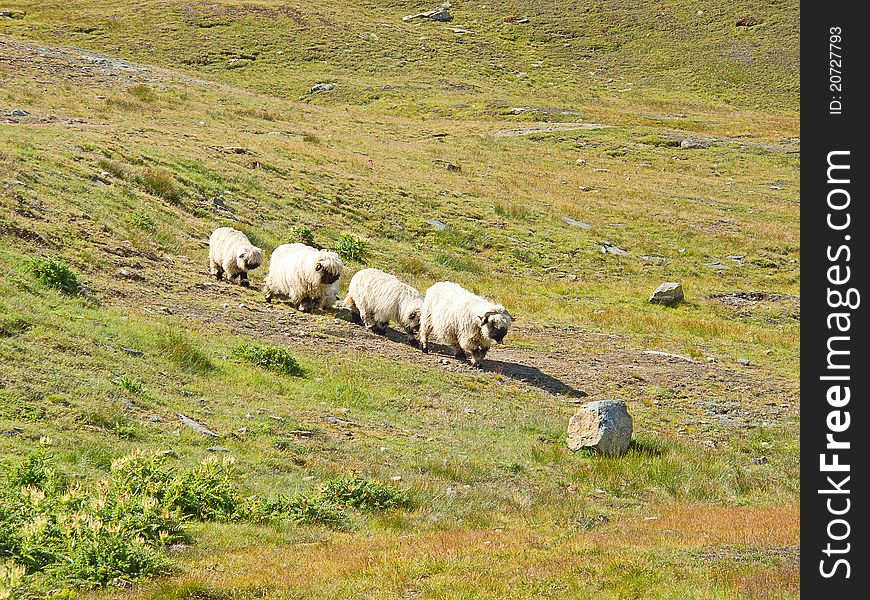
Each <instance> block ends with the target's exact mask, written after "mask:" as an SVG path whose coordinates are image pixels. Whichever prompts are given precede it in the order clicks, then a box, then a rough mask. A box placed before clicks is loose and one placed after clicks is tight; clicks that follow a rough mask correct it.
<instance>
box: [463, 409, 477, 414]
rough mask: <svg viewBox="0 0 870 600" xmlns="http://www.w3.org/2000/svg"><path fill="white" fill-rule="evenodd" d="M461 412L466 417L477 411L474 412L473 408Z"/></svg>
mask: <svg viewBox="0 0 870 600" xmlns="http://www.w3.org/2000/svg"><path fill="white" fill-rule="evenodd" d="M463 412H464V413H465V414H466V415H473V414H475V413H476V412H477V411H476V410H474V409H473V408H466V409H465V410H464V411H463Z"/></svg>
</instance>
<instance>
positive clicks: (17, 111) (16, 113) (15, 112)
mask: <svg viewBox="0 0 870 600" xmlns="http://www.w3.org/2000/svg"><path fill="white" fill-rule="evenodd" d="M9 116H10V117H28V116H30V113H29V112H27V111H26V110H24V109H22V108H14V109H12V111H10V113H9Z"/></svg>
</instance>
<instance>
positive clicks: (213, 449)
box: [206, 446, 230, 452]
mask: <svg viewBox="0 0 870 600" xmlns="http://www.w3.org/2000/svg"><path fill="white" fill-rule="evenodd" d="M206 450H208V451H209V452H229V451H230V449H229V448H224V447H223V446H211V447H210V448H206Z"/></svg>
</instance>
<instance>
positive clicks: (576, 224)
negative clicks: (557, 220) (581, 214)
mask: <svg viewBox="0 0 870 600" xmlns="http://www.w3.org/2000/svg"><path fill="white" fill-rule="evenodd" d="M562 220H563V221H565V222H566V223H567V224H568V225H571V226H573V227H580V228H581V229H592V225H589V224H588V223H584V222H583V221H576V220H574V219H572V218H571V217H562Z"/></svg>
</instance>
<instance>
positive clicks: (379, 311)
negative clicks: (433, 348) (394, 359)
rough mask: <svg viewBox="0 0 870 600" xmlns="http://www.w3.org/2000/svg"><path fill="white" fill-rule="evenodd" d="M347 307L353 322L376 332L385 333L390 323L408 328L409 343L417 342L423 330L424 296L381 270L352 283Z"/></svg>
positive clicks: (367, 272)
mask: <svg viewBox="0 0 870 600" xmlns="http://www.w3.org/2000/svg"><path fill="white" fill-rule="evenodd" d="M344 304H345V306H347V307H348V308H349V309H350V310H351V312H352V313H353V316H354V319H355V320H357V322H361V323H362V324H363V325H365V326H366V327H367V328H368V329H370V330H372V331H374V332H375V333H384V332H385V331H386V329H387V325H388V324H389V322H390V321H395V322H396V323H398V324H399V325H401V326H402V327H403V328H404V329H405V333H406V334H408V342H409V343H411V344H413V343H415V341H416V335H417V332H419V331H420V309H421V307H422V306H423V295H422V294H420V292H418V291H417V290H416V289H414V288H413V287H411V286H410V285H408V284H407V283H402V282H401V281H399V280H398V279H397V278H396V277H394V276H393V275H390V274H389V273H384V272H383V271H381V270H379V269H363V270H362V271H359V272H358V273H357V274H356V275H354V276H353V278H352V279H351V280H350V287H349V288H348V290H347V298H345V299H344Z"/></svg>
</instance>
